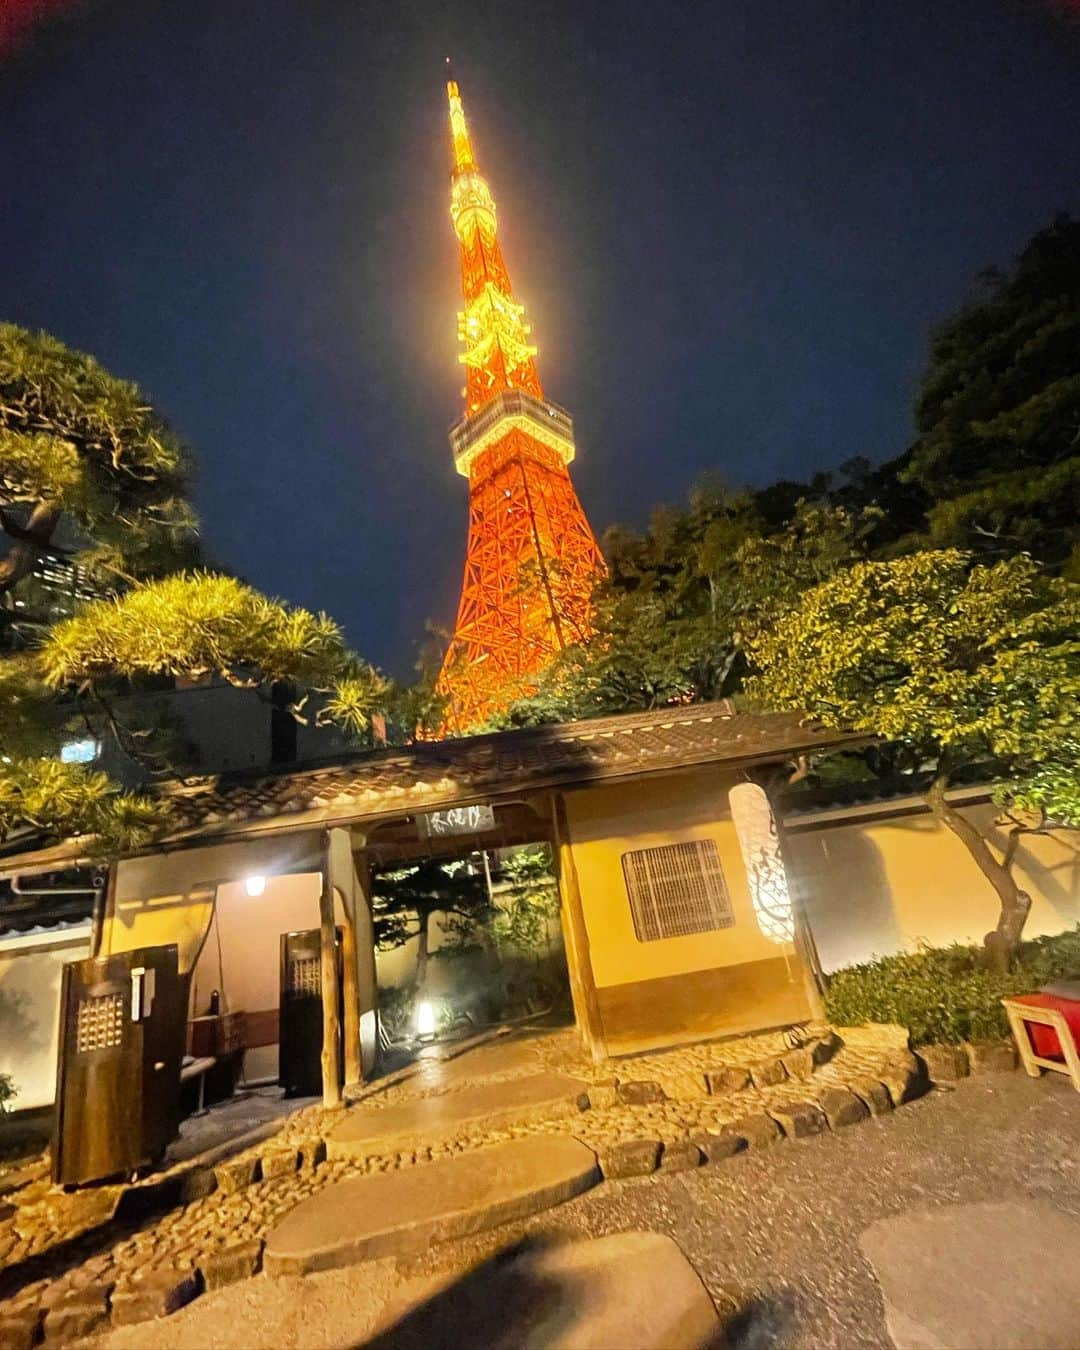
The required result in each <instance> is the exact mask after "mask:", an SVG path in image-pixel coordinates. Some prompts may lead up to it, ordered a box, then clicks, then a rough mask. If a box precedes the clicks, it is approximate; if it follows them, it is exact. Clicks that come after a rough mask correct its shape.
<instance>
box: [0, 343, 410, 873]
mask: <svg viewBox="0 0 1080 1350" xmlns="http://www.w3.org/2000/svg"><path fill="white" fill-rule="evenodd" d="M190 479H191V463H190V459H189V456H188V455H187V453H186V451H185V450H184V449H183V448H182V447H181V445H180V444H179V442H178V441H177V440H176V438H175V437H174V436H173V434H172V433H171V432H170V431H169V429H168V428H167V426H166V425H165V424H164V422H163V421H162V420H161V419H160V418H159V417H158V416H157V415H156V414H155V413H154V412H153V411H152V409H151V408H150V406H149V404H148V402H147V400H146V399H145V398H144V397H143V395H142V394H141V393H140V391H139V390H138V389H137V388H136V387H135V386H134V385H133V384H130V383H128V382H127V381H124V380H118V379H116V378H115V377H114V376H112V375H110V374H109V373H108V372H107V371H105V370H104V369H103V368H102V367H101V366H100V365H98V363H97V362H96V361H94V360H93V358H92V357H89V356H85V355H83V354H82V353H79V352H73V351H71V350H69V349H68V348H66V347H65V346H64V345H63V344H62V343H60V342H58V341H57V340H56V339H55V338H51V337H49V336H48V335H46V334H31V333H28V332H26V331H25V330H23V329H20V328H17V327H15V326H14V325H11V324H0V529H2V533H0V540H3V541H4V542H6V545H7V548H6V552H4V553H3V555H2V556H0V844H5V843H8V844H10V843H12V842H16V843H19V844H22V843H25V842H26V840H28V839H30V838H33V839H34V840H35V841H39V842H46V841H47V840H49V839H52V838H57V837H65V836H72V835H84V834H85V835H91V836H94V837H95V839H96V844H95V845H94V847H95V848H96V850H97V851H98V852H99V853H104V854H108V853H110V852H115V851H118V850H122V849H124V848H133V847H138V846H139V845H140V844H142V843H144V842H145V841H146V839H147V838H148V837H149V835H150V834H151V833H152V832H153V831H154V830H155V829H161V828H163V827H164V825H165V824H166V823H167V814H166V808H165V807H164V805H163V804H162V802H161V801H160V800H159V799H157V798H153V797H150V796H146V795H139V794H136V793H127V792H122V791H120V790H119V789H118V787H117V785H116V784H114V783H112V782H110V780H109V779H108V778H107V777H105V775H103V774H101V773H97V772H94V771H91V770H88V769H85V768H82V767H80V766H79V765H76V764H64V763H60V762H58V761H57V759H56V758H55V757H56V755H57V753H58V750H59V747H60V744H61V742H62V741H63V739H65V737H67V736H70V735H71V734H72V733H73V732H74V733H77V734H80V735H88V734H89V735H92V736H95V737H101V736H111V737H112V738H113V739H114V740H115V742H116V744H118V745H119V747H120V748H121V750H122V751H123V752H124V753H125V754H126V755H127V757H128V758H129V759H130V760H133V761H135V762H136V764H137V765H138V766H139V768H140V770H141V771H142V773H143V774H144V775H145V773H147V772H150V771H151V770H155V769H156V771H158V772H162V771H165V770H166V769H167V768H169V767H171V766H170V765H168V763H167V761H166V760H164V759H163V757H162V755H161V753H160V751H161V747H160V739H159V737H157V736H156V735H155V731H156V729H155V727H153V726H152V725H149V724H148V722H147V709H146V707H145V705H140V704H139V703H138V701H137V700H132V699H130V698H127V697H126V696H127V695H128V694H130V693H131V692H132V691H133V690H137V689H139V688H140V687H141V685H142V684H144V683H145V681H146V680H147V679H148V678H151V677H162V676H165V677H168V676H174V677H183V678H185V679H188V680H193V681H198V680H201V679H204V678H206V677H214V678H217V679H220V680H224V681H227V682H228V683H230V684H233V685H235V686H237V687H240V688H244V689H250V690H252V691H254V692H253V696H255V695H256V694H258V695H261V696H263V697H269V696H270V694H271V690H273V689H276V690H280V689H282V688H287V689H289V690H292V691H295V692H294V696H293V697H292V699H291V702H290V703H289V705H288V706H289V708H290V711H291V712H292V714H293V716H294V717H296V718H297V719H298V720H300V721H314V722H315V723H323V722H327V721H335V722H337V723H338V724H340V725H342V726H343V727H345V728H346V729H347V730H349V731H353V732H356V731H359V730H362V729H363V728H364V727H365V726H366V725H367V720H368V716H369V713H370V711H371V710H372V708H373V707H374V706H376V705H377V704H380V703H381V702H382V701H383V700H384V699H385V698H386V697H387V696H388V686H387V684H386V682H385V681H384V680H383V679H382V678H381V677H380V676H379V675H378V674H377V673H376V672H375V671H374V670H373V669H372V668H371V667H370V666H368V665H366V664H365V663H364V662H362V661H361V660H359V659H358V658H357V657H355V656H354V655H353V654H352V653H350V652H349V651H348V649H347V648H346V646H345V644H344V642H343V639H342V635H341V632H340V630H339V629H338V627H337V625H336V624H334V623H333V622H332V620H330V619H329V618H327V617H326V615H323V614H318V615H315V614H310V613H308V612H307V611H306V610H303V609H295V608H291V607H289V606H286V605H283V604H281V603H279V602H277V601H273V600H269V599H267V598H266V597H265V596H262V595H260V594H259V593H258V592H257V591H254V590H253V589H252V588H251V587H249V586H246V585H244V584H243V583H241V582H239V581H237V580H235V579H234V578H231V577H224V576H216V575H213V574H211V573H208V572H205V571H192V570H183V569H181V570H174V569H176V568H177V567H178V566H179V565H180V564H182V563H183V562H184V561H185V560H189V559H193V558H194V557H196V555H197V551H198V550H197V544H196V535H195V518H194V514H193V512H192V510H191V508H190V506H189V504H188V502H187V497H186V494H187V491H188V489H189V485H190ZM61 533H63V535H64V539H65V540H66V541H69V542H70V541H71V540H74V541H75V544H74V545H73V547H70V548H69V546H68V543H65V542H60V535H61ZM43 551H48V552H50V553H59V554H63V553H65V552H69V553H71V554H72V556H73V558H75V559H77V560H78V562H79V563H80V565H81V566H82V567H83V568H84V569H85V570H86V573H87V574H89V575H96V576H97V577H98V579H99V582H98V584H99V587H100V589H101V592H102V593H103V594H104V593H105V592H109V594H108V598H103V599H98V600H92V601H89V602H84V603H82V604H80V605H79V606H78V607H77V609H76V612H75V613H74V616H73V617H68V618H64V619H62V620H60V621H56V617H55V612H53V611H50V610H49V609H48V608H47V607H45V606H38V607H36V608H34V607H33V606H31V609H32V610H33V614H34V617H33V619H32V620H31V621H29V622H28V621H27V619H26V614H27V601H26V599H25V598H24V597H25V596H26V595H27V594H28V593H29V592H28V589H27V588H28V587H29V586H31V584H32V583H33V581H34V577H33V575H32V574H33V569H34V567H35V564H36V561H37V559H38V558H39V557H40V555H41V554H42V552H43ZM155 747H156V748H155Z"/></svg>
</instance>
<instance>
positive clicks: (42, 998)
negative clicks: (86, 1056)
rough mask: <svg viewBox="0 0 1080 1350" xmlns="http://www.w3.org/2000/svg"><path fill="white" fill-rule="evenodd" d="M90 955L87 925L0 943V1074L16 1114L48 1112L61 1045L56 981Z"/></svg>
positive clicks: (53, 1094)
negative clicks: (12, 1090) (10, 1086)
mask: <svg viewBox="0 0 1080 1350" xmlns="http://www.w3.org/2000/svg"><path fill="white" fill-rule="evenodd" d="M89 955H90V925H89V924H85V925H80V926H79V927H78V928H70V929H65V930H64V932H63V934H62V936H59V935H58V936H55V937H49V935H47V934H41V935H37V934H35V935H33V936H27V937H21V938H19V937H15V938H9V939H4V940H0V1071H2V1072H4V1073H7V1074H10V1075H11V1078H12V1080H13V1082H14V1084H15V1087H16V1088H17V1089H18V1096H17V1097H16V1098H15V1100H14V1102H13V1103H12V1109H13V1110H15V1111H23V1110H28V1109H30V1108H31V1107H40V1106H51V1105H52V1103H53V1101H54V1100H55V1097H56V1058H57V1054H58V1052H59V1042H60V975H61V971H62V970H63V968H64V964H65V963H66V962H68V961H81V960H82V959H83V958H84V957H86V956H89Z"/></svg>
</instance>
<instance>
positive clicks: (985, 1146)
mask: <svg viewBox="0 0 1080 1350" xmlns="http://www.w3.org/2000/svg"><path fill="white" fill-rule="evenodd" d="M1009 1198H1019V1199H1026V1198H1036V1199H1041V1200H1043V1201H1044V1202H1047V1203H1050V1204H1053V1205H1055V1206H1056V1207H1057V1208H1059V1209H1061V1210H1064V1211H1065V1212H1067V1213H1070V1214H1072V1215H1074V1216H1076V1217H1080V1097H1078V1096H1077V1094H1076V1093H1075V1092H1073V1090H1072V1088H1071V1086H1070V1085H1069V1083H1068V1082H1067V1081H1066V1080H1065V1079H1064V1078H1062V1077H1060V1076H1058V1075H1047V1076H1045V1077H1044V1078H1042V1079H1040V1080H1037V1081H1036V1080H1032V1079H1029V1078H1027V1077H1026V1075H1023V1074H1021V1073H1012V1074H1001V1075H990V1076H986V1077H983V1078H976V1079H970V1080H966V1081H963V1082H961V1083H959V1084H958V1085H957V1087H956V1088H955V1089H954V1090H953V1091H942V1090H938V1091H935V1092H934V1093H932V1094H931V1095H929V1096H927V1097H925V1098H923V1099H922V1100H920V1101H917V1102H914V1103H911V1104H909V1105H907V1106H905V1107H903V1108H902V1109H901V1110H899V1111H897V1112H895V1113H890V1114H889V1115H886V1116H883V1117H879V1118H877V1119H874V1120H870V1121H867V1122H865V1123H863V1124H861V1125H857V1126H853V1127H850V1128H848V1129H846V1130H844V1131H842V1132H840V1133H838V1134H824V1135H819V1136H816V1137H814V1138H811V1139H807V1140H803V1141H800V1142H797V1143H790V1142H789V1143H785V1144H782V1145H780V1146H779V1147H777V1148H774V1149H770V1150H768V1151H766V1152H762V1153H750V1154H745V1155H742V1156H740V1157H737V1158H733V1159H730V1160H728V1161H727V1162H724V1163H721V1164H717V1165H715V1166H711V1167H706V1168H702V1169H700V1170H698V1171H692V1172H679V1173H674V1174H668V1175H663V1174H660V1173H658V1174H656V1175H654V1176H652V1177H649V1178H645V1179H642V1180H637V1181H630V1182H620V1183H605V1184H604V1185H602V1186H600V1187H598V1188H597V1189H596V1190H594V1191H591V1192H589V1193H588V1194H587V1195H584V1196H582V1197H580V1198H578V1199H577V1200H574V1201H571V1202H570V1203H569V1204H567V1205H563V1206H561V1207H560V1208H558V1209H555V1210H552V1211H549V1212H548V1213H546V1214H544V1215H540V1216H537V1217H536V1218H535V1219H532V1220H530V1221H528V1222H526V1223H522V1224H517V1225H513V1226H510V1227H507V1228H504V1229H501V1230H499V1231H498V1232H497V1233H493V1234H486V1235H483V1236H481V1237H477V1238H473V1239H468V1240H464V1241H460V1242H455V1243H449V1244H446V1245H445V1246H443V1247H441V1248H437V1249H435V1250H433V1251H429V1252H426V1253H425V1254H424V1255H423V1257H419V1258H412V1259H410V1260H402V1261H400V1262H399V1263H398V1264H397V1266H396V1268H395V1267H393V1266H392V1265H391V1264H390V1263H388V1262H385V1261H381V1262H376V1263H372V1265H371V1266H368V1267H364V1266H360V1267H355V1268H353V1269H352V1270H350V1271H340V1272H326V1273H325V1274H322V1275H317V1276H310V1277H308V1278H307V1279H306V1280H303V1281H296V1280H293V1281H288V1282H286V1281H270V1280H267V1279H266V1278H265V1277H263V1276H260V1277H258V1278H257V1279H255V1280H251V1281H248V1282H246V1283H245V1284H243V1285H240V1286H235V1287H234V1288H232V1289H227V1290H224V1291H222V1292H221V1293H218V1294H210V1295H205V1296H204V1297H203V1298H202V1299H200V1300H198V1302H196V1303H195V1304H193V1305H192V1306H191V1307H190V1308H189V1309H185V1310H183V1311H181V1312H180V1313H178V1314H176V1315H175V1316H173V1317H171V1318H168V1319H167V1320H165V1321H161V1322H156V1323H146V1324H142V1325H140V1326H138V1327H131V1328H124V1329H122V1330H117V1331H114V1332H112V1333H110V1334H109V1335H108V1336H106V1337H103V1338H101V1339H100V1340H99V1341H97V1342H95V1344H96V1345H100V1346H103V1347H109V1348H110V1350H120V1348H121V1347H138V1350H167V1348H171V1350H178V1348H179V1347H188V1348H191V1350H196V1348H198V1350H201V1348H202V1347H207V1346H214V1347H222V1348H223V1350H226V1348H230V1350H231V1348H235V1350H240V1348H243V1350H247V1348H248V1347H252V1346H281V1347H286V1346H296V1347H324V1346H338V1345H345V1344H353V1345H355V1344H357V1342H358V1341H359V1340H362V1339H363V1335H364V1334H365V1328H368V1329H370V1327H371V1326H372V1325H373V1320H374V1318H375V1317H376V1316H377V1314H378V1310H379V1309H380V1308H382V1307H384V1306H385V1303H386V1301H387V1299H389V1298H392V1297H393V1296H394V1293H395V1291H397V1292H400V1289H401V1286H402V1284H403V1283H404V1282H406V1281H409V1280H412V1279H415V1278H417V1277H419V1276H430V1275H431V1274H433V1273H434V1272H436V1271H438V1270H446V1269H450V1268H457V1267H461V1266H465V1265H467V1264H471V1263H473V1262H475V1261H477V1260H478V1259H480V1258H482V1257H484V1256H487V1255H490V1254H491V1253H492V1252H494V1251H495V1250H497V1249H498V1248H499V1247H500V1246H501V1245H504V1244H506V1243H508V1242H512V1241H515V1240H517V1239H520V1238H522V1237H526V1236H537V1237H540V1236H555V1237H583V1236H589V1235H600V1234H604V1233H612V1232H619V1231H623V1230H626V1229H653V1230H656V1231H659V1232H665V1233H669V1234H670V1235H671V1236H672V1237H674V1238H675V1240H676V1241H677V1242H678V1243H679V1245H680V1246H681V1247H682V1249H683V1251H684V1252H685V1253H686V1255H687V1256H688V1257H689V1259H690V1261H691V1262H692V1264H693V1265H694V1267H695V1268H696V1270H697V1271H698V1273H699V1274H700V1276H701V1277H702V1279H703V1280H704V1282H705V1284H706V1286H707V1288H708V1289H709V1292H710V1293H711V1294H712V1296H713V1298H714V1299H715V1300H716V1302H717V1304H718V1306H719V1307H720V1309H721V1310H722V1312H724V1313H725V1314H726V1315H727V1316H728V1318H729V1340H730V1343H731V1345H732V1346H733V1347H744V1348H746V1350H757V1348H758V1347H765V1346H769V1347H792V1350H796V1348H797V1350H810V1348H811V1347H812V1348H813V1350H830V1348H831V1347H835V1348H836V1350H854V1348H855V1347H860V1346H880V1347H888V1346H889V1345H890V1341H889V1340H888V1337H887V1335H886V1332H885V1326H884V1320H883V1311H882V1304H881V1298H880V1295H879V1292H878V1288H877V1284H876V1282H875V1280H874V1277H873V1274H872V1272H871V1270H870V1268H869V1267H868V1266H867V1264H866V1263H865V1261H864V1260H863V1258H862V1256H861V1254H860V1252H859V1248H858V1238H859V1234H860V1233H861V1232H862V1230H863V1229H864V1228H865V1227H866V1226H867V1225H868V1224H870V1223H871V1222H873V1220H875V1219H877V1218H880V1217H882V1216H885V1215H890V1214H898V1213H901V1212H905V1211H912V1210H919V1209H925V1208H931V1207H935V1206H940V1205H945V1204H955V1203H961V1202H970V1201H978V1200H991V1199H992V1200H1001V1199H1009ZM1007 1269H1008V1263H1007V1261H1004V1260H1003V1262H1002V1265H1001V1266H1000V1267H999V1268H997V1269H996V1270H991V1271H988V1272H987V1296H988V1297H996V1296H998V1294H999V1289H998V1282H999V1281H1000V1279H1001V1276H1002V1272H1003V1271H1007ZM290 1309H291V1310H294V1311H293V1312H287V1311H286V1310H290ZM299 1309H302V1310H303V1312H302V1315H297V1312H298V1310H299Z"/></svg>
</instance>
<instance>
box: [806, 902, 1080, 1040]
mask: <svg viewBox="0 0 1080 1350" xmlns="http://www.w3.org/2000/svg"><path fill="white" fill-rule="evenodd" d="M1078 978H1080V929H1074V930H1072V931H1071V932H1068V933H1063V934H1060V935H1059V936H1056V937H1043V938H1037V939H1036V940H1035V941H1033V942H1025V943H1022V944H1021V946H1020V948H1019V950H1018V952H1017V954H1016V957H1015V959H1014V962H1013V965H1012V967H1011V969H1009V970H1006V971H1004V972H997V971H993V970H989V969H987V968H986V966H985V963H984V961H983V951H982V948H979V947H965V946H960V945H959V944H957V945H954V946H952V947H944V948H932V947H925V948H922V949H921V950H919V951H917V952H907V953H901V954H899V955H897V956H885V957H881V958H880V959H878V960H876V961H868V962H866V963H865V964H862V965H857V966H848V967H846V968H845V969H843V970H838V971H836V972H835V973H834V974H832V975H830V976H829V977H828V989H827V992H826V996H825V1006H826V1011H827V1012H828V1015H829V1019H830V1021H832V1022H834V1023H836V1024H837V1025H838V1026H858V1025H860V1024H861V1023H863V1022H898V1023H899V1024H900V1025H901V1026H905V1027H907V1029H908V1031H909V1032H910V1033H911V1041H912V1044H913V1045H925V1044H928V1043H931V1042H950V1043H954V1044H955V1043H957V1042H959V1041H965V1040H967V1041H978V1040H992V1039H994V1038H996V1037H1002V1036H1007V1035H1008V1034H1009V1027H1008V1021H1007V1019H1006V1017H1005V1010H1004V1009H1003V1008H1002V1006H1001V999H1002V998H1004V997H1006V996H1007V995H1009V994H1028V993H1032V992H1034V991H1035V990H1037V989H1039V988H1040V987H1041V986H1042V985H1044V984H1046V983H1048V982H1049V981H1051V980H1062V979H1078Z"/></svg>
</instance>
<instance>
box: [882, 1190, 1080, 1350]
mask: <svg viewBox="0 0 1080 1350" xmlns="http://www.w3.org/2000/svg"><path fill="white" fill-rule="evenodd" d="M859 1245H860V1246H861V1248H862V1251H863V1254H864V1255H865V1256H866V1258H867V1260H868V1261H869V1262H870V1264H871V1265H872V1266H873V1268H874V1274H875V1275H876V1276H877V1279H878V1283H879V1284H880V1285H881V1293H882V1297H883V1299H884V1301H885V1321H886V1324H887V1326H888V1328H889V1333H890V1335H891V1336H892V1339H893V1341H894V1342H895V1344H896V1347H897V1350H953V1347H955V1346H960V1345H962V1346H964V1347H965V1350H1000V1347H1002V1346H1009V1347H1017V1348H1018V1350H1019V1348H1021V1347H1022V1348H1023V1350H1028V1348H1030V1350H1074V1348H1075V1346H1076V1345H1077V1344H1078V1343H1080V1285H1078V1282H1077V1275H1078V1272H1080V1223H1077V1222H1076V1221H1075V1220H1074V1219H1070V1218H1068V1217H1067V1216H1066V1215H1064V1214H1062V1213H1061V1211H1060V1210H1057V1209H1055V1208H1053V1207H1052V1206H1050V1205H1048V1204H1045V1203H1042V1204H1039V1203H1033V1202H1031V1201H1018V1200H1008V1201H1003V1202H998V1203H994V1202H990V1203H982V1204H967V1205H949V1206H946V1207H945V1208H943V1209H936V1210H920V1211H916V1212H914V1213H911V1214H901V1215H898V1216H896V1217H895V1218H889V1219H879V1220H878V1221H877V1222H876V1223H873V1224H871V1225H870V1227H869V1228H868V1229H867V1230H866V1232H865V1233H864V1234H863V1235H862V1238H861V1239H860V1243H859Z"/></svg>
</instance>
